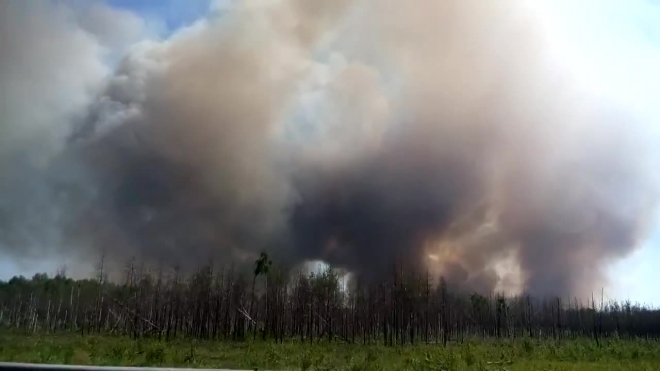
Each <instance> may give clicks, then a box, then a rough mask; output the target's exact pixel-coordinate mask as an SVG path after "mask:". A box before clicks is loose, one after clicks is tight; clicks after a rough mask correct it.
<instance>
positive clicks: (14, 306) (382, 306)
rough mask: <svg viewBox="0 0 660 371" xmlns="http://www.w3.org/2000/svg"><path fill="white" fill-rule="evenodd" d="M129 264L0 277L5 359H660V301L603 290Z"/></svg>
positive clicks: (336, 363) (377, 364)
mask: <svg viewBox="0 0 660 371" xmlns="http://www.w3.org/2000/svg"><path fill="white" fill-rule="evenodd" d="M124 273H125V276H124V280H123V282H111V281H109V280H108V279H107V272H105V270H104V266H103V260H101V263H100V264H99V269H98V275H97V277H96V278H95V279H85V280H73V279H70V278H67V277H66V275H65V274H64V272H60V273H58V274H57V275H56V276H55V277H52V278H50V277H48V276H47V275H46V274H36V275H35V276H34V277H32V279H26V278H24V277H14V278H12V279H11V280H9V281H8V282H0V336H1V339H0V359H2V360H6V361H31V362H51V363H95V364H121V365H128V364H130V365H144V364H150V365H183V364H192V365H194V366H204V367H206V366H208V367H219V366H224V367H230V366H236V367H239V366H240V367H248V366H249V367H267V368H286V367H294V366H295V367H301V368H303V369H306V368H310V367H311V368H313V369H352V370H359V369H369V368H370V367H371V368H373V369H401V368H405V369H413V370H417V369H419V370H422V369H435V370H438V369H440V370H454V369H456V370H460V369H477V370H503V369H506V370H516V369H521V370H522V369H535V368H534V367H537V369H543V370H547V369H559V370H563V369H566V370H572V369H576V370H577V369H580V370H582V369H585V370H591V369H593V370H598V369H622V370H624V369H628V367H631V368H629V369H635V370H644V369H649V370H650V369H658V365H660V363H659V362H657V361H659V360H660V359H659V357H660V352H659V350H660V342H656V339H658V336H659V335H660V311H658V310H655V309H652V308H646V307H643V306H640V305H633V304H632V303H630V302H624V303H617V302H605V301H604V300H603V298H602V296H601V298H600V300H596V299H594V298H591V299H590V300H589V301H587V302H580V301H579V300H578V299H576V298H573V299H561V298H532V297H530V296H529V295H521V296H517V297H504V296H501V295H490V296H482V295H478V294H471V295H469V294H467V293H463V292H456V291H452V290H451V288H450V287H448V285H447V284H446V283H445V282H444V280H443V279H442V278H441V279H440V280H439V282H437V284H434V282H433V280H432V278H431V277H430V276H429V275H428V274H420V273H419V272H416V271H415V270H411V269H410V270H407V269H404V267H402V266H393V267H392V269H391V270H390V272H389V273H387V274H385V275H384V276H383V277H380V279H378V280H374V279H372V280H366V279H364V278H362V277H356V278H354V279H352V280H351V284H350V285H346V284H345V279H344V278H342V277H341V276H340V275H339V274H338V273H337V272H336V271H334V270H332V269H327V270H325V271H323V272H320V273H303V272H298V273H296V274H293V275H292V274H290V272H289V270H287V269H282V268H281V267H279V266H278V264H274V263H273V262H272V261H271V260H270V259H269V257H268V255H266V254H262V255H261V256H260V257H259V259H258V260H257V261H255V267H254V270H253V271H252V272H251V271H250V270H245V271H244V270H241V269H235V268H234V267H233V266H230V267H220V268H216V267H213V266H207V267H204V268H203V269H200V270H199V271H197V272H194V273H192V274H189V275H185V274H183V273H182V272H181V271H180V270H178V269H174V270H172V272H170V273H165V272H164V271H163V269H160V268H159V269H156V270H151V271H150V270H148V269H146V268H145V267H144V266H136V264H135V262H130V263H129V264H128V265H127V267H126V271H125V272H124ZM262 277H263V278H262ZM489 362H490V363H489ZM605 364H606V365H608V366H607V368H600V367H601V366H603V365H605ZM370 365H371V366H370ZM576 365H577V366H576ZM652 365H655V366H654V367H651V366H652ZM576 367H577V368H576ZM617 367H618V368H617Z"/></svg>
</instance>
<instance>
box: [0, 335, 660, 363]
mask: <svg viewBox="0 0 660 371" xmlns="http://www.w3.org/2000/svg"><path fill="white" fill-rule="evenodd" d="M0 361H5V362H36V363H67V364H95V365H121V366H175V367H200V368H238V369H254V368H259V369H271V370H272V369H289V370H301V369H302V370H445V371H449V370H483V371H485V370H492V371H503V370H507V371H514V370H531V371H534V370H539V371H541V370H543V371H545V370H576V371H577V370H580V371H582V370H585V371H586V370H589V371H591V370H631V371H632V370H635V371H643V370H660V342H654V341H646V340H625V341H624V340H605V341H602V342H601V346H600V347H599V346H597V345H596V344H595V343H594V342H593V341H591V340H589V339H583V340H564V341H562V342H560V343H558V342H555V341H542V342H539V341H536V340H530V339H518V340H508V339H507V340H501V341H499V342H496V341H483V340H480V341H466V342H464V343H462V344H461V343H452V344H450V345H449V347H448V348H446V349H445V348H443V347H442V346H439V345H424V344H420V345H414V346H411V345H407V346H404V347H385V346H382V345H361V344H360V345H357V344H345V343H327V342H325V341H324V342H322V343H318V344H317V343H315V344H309V343H308V342H305V343H301V342H300V341H293V340H292V341H288V342H284V343H283V344H275V343H273V342H261V341H255V342H252V341H247V342H236V343H232V342H221V341H217V342H211V341H208V342H199V341H191V340H176V341H171V342H165V341H158V340H157V339H140V340H134V339H131V338H129V337H125V336H107V335H106V336H81V335H80V334H55V335H53V334H51V335H25V334H16V333H2V332H0Z"/></svg>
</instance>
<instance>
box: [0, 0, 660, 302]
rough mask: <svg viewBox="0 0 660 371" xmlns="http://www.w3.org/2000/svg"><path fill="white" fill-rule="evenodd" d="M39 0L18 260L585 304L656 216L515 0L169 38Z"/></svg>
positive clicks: (26, 49)
mask: <svg viewBox="0 0 660 371" xmlns="http://www.w3.org/2000/svg"><path fill="white" fill-rule="evenodd" d="M19 4H20V5H19ZM23 4H24V3H23V2H20V3H19V2H18V1H17V2H11V1H10V2H5V3H3V4H2V5H0V7H1V8H2V11H0V14H3V15H2V22H0V31H1V32H2V39H1V41H0V81H1V82H2V88H1V90H0V94H1V96H2V97H3V99H1V100H0V102H2V103H0V104H4V105H3V106H2V109H1V110H0V112H2V117H3V119H2V126H1V127H0V133H2V137H1V138H0V141H1V144H2V146H1V148H0V179H2V181H3V182H2V185H1V186H2V188H0V191H1V193H0V246H1V247H2V250H3V252H4V253H5V254H9V255H10V256H15V257H30V256H39V257H41V258H44V257H46V256H53V255H61V254H67V255H70V256H75V257H76V259H80V260H81V261H93V260H94V259H97V258H98V257H99V256H100V255H101V254H107V256H109V257H112V259H115V260H117V261H121V260H122V259H124V260H125V259H128V258H130V257H133V256H135V257H138V258H141V259H145V260H148V261H158V262H162V263H165V264H172V265H174V264H177V265H190V266H194V265H198V264H201V263H205V262H207V261H208V259H215V260H219V261H230V260H232V261H241V260H246V261H251V260H253V259H254V257H255V256H256V255H257V254H258V253H259V251H264V250H265V251H270V252H271V253H272V254H275V255H277V256H278V257H279V258H280V259H283V260H284V259H286V260H288V261H289V262H291V263H299V262H303V261H306V260H323V261H325V262H327V263H329V264H331V265H334V266H337V267H342V268H345V269H347V270H349V271H351V272H354V273H360V274H365V275H373V274H375V273H378V272H384V271H385V270H387V269H390V268H391V266H392V264H393V263H394V262H395V261H399V262H404V263H406V264H410V265H412V266H416V267H425V269H428V270H429V272H431V273H433V274H438V275H439V274H442V275H444V276H445V277H447V279H448V280H449V281H450V282H452V283H454V284H456V285H459V286H462V287H466V288H468V289H474V290H478V291H483V292H489V291H493V290H495V289H503V288H504V289H512V290H513V289H524V290H528V291H530V292H533V293H536V294H567V293H570V294H579V293H585V292H589V291H590V290H593V289H594V287H595V286H596V285H598V284H602V282H603V280H604V277H603V275H602V271H601V270H602V268H603V267H604V266H605V265H606V264H607V263H609V262H611V261H613V260H616V259H620V258H622V257H625V256H626V255H627V254H629V253H630V252H631V251H633V250H634V249H635V248H636V247H637V245H638V243H639V241H640V239H642V238H643V237H644V236H645V234H644V233H645V232H646V229H647V226H648V223H649V222H650V221H651V219H652V217H653V214H654V211H655V206H656V200H657V193H656V191H657V190H658V188H657V183H656V179H655V178H654V177H653V175H652V174H653V173H652V170H651V169H652V168H653V166H654V165H655V160H656V157H655V156H654V155H653V154H652V151H651V147H650V145H649V143H648V140H647V138H646V136H645V124H644V123H643V122H638V121H637V119H636V116H635V115H634V114H633V113H631V112H630V110H628V109H627V107H625V106H620V105H618V104H617V103H616V102H611V101H608V100H606V99H604V98H602V97H600V96H597V95H595V94H593V93H590V91H589V90H587V89H584V88H581V87H580V85H579V84H577V83H576V80H575V79H574V76H573V75H572V74H571V71H570V70H569V69H567V68H565V67H564V66H562V65H561V63H559V62H558V61H557V60H556V58H554V57H553V54H552V50H551V48H549V47H548V46H547V43H545V42H544V40H545V38H544V37H545V36H544V34H543V33H542V32H541V30H540V29H539V28H538V27H536V26H535V13H534V12H533V10H532V9H530V8H528V7H526V6H525V4H526V3H524V2H523V1H516V0H508V1H500V2H497V4H495V2H492V3H491V2H483V1H477V0H468V1H459V0H450V1H442V2H439V1H430V0H414V1H412V2H411V3H410V4H408V3H406V4H405V6H403V5H402V4H401V2H398V1H393V0H360V1H348V0H342V1H336V0H333V1H330V0H327V1H326V0H323V1H314V2H312V1H305V0H282V1H275V2H266V1H240V2H235V3H230V5H227V6H223V7H220V6H217V7H213V8H212V9H211V10H210V11H209V14H208V15H207V16H206V17H205V18H204V19H201V20H199V21H197V22H196V23H194V24H193V25H191V26H189V27H187V28H184V29H182V30H180V31H177V32H176V33H174V34H173V35H172V36H170V37H168V38H165V39H161V40H159V39H157V38H155V37H150V36H149V35H148V32H147V31H145V30H143V29H142V28H141V27H142V26H140V25H139V24H137V23H136V22H135V20H134V19H130V20H129V19H126V17H130V15H128V14H120V13H113V12H111V11H109V10H108V9H105V8H103V9H102V8H98V9H96V10H95V11H93V12H92V11H88V12H86V13H84V14H78V15H77V16H75V17H72V16H70V15H67V14H68V13H67V14H65V13H66V11H65V8H64V7H63V6H62V5H59V7H58V6H52V7H47V6H35V5H34V4H32V3H30V4H31V5H29V6H25V5H23ZM51 15H59V16H58V17H50V18H49V19H48V20H45V18H46V17H47V16H51ZM15 17H24V18H25V19H27V20H28V21H27V22H26V21H16V20H13V19H18V18H15ZM86 17H87V18H86ZM89 17H92V18H89ZM94 17H96V18H98V17H103V22H98V21H95V20H94V19H96V18H94ZM113 17H115V18H116V19H115V18H113ZM113 22H116V24H117V25H122V24H124V25H131V27H128V26H126V27H124V28H127V29H130V33H129V34H127V35H126V36H122V37H120V36H117V35H113V37H109V36H108V33H107V30H108V29H114V28H113V27H112V26H113V24H115V23H113ZM90 25H91V26H93V27H90ZM136 30H137V31H136ZM141 33H143V34H144V35H143V37H142V38H143V41H140V42H137V43H132V44H131V46H130V47H127V46H126V43H127V41H126V40H133V38H135V37H136V36H135V35H137V34H141ZM48 40H58V43H60V44H61V45H53V43H52V42H50V41H48ZM111 52H115V53H121V55H123V57H122V58H121V60H120V62H119V63H118V65H117V67H116V68H115V69H114V70H113V72H109V71H108V70H106V67H105V65H106V64H104V63H103V60H104V58H106V57H107V53H111ZM44 88H45V89H44ZM506 261H509V262H511V261H513V267H514V268H508V269H509V271H506V270H504V271H503V270H502V269H500V268H498V266H500V265H501V264H502V263H503V262H506ZM512 282H514V283H512ZM515 282H517V283H515ZM514 286H517V287H515V288H513V287H514Z"/></svg>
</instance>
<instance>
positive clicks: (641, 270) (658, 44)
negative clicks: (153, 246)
mask: <svg viewBox="0 0 660 371" xmlns="http://www.w3.org/2000/svg"><path fill="white" fill-rule="evenodd" d="M521 1H524V0H521ZM106 2H107V3H108V4H109V5H110V6H112V7H117V8H122V9H126V10H129V11H131V12H134V13H135V14H136V15H138V16H140V17H141V18H143V19H145V20H147V21H148V22H150V23H152V24H158V25H159V30H160V32H161V33H162V35H161V36H163V37H165V36H167V35H168V34H171V33H172V32H174V31H176V30H177V29H179V28H181V27H184V26H185V25H188V24H190V23H192V22H194V21H195V20H196V19H198V18H200V17H201V16H203V15H204V14H205V13H206V11H207V9H208V8H209V6H210V4H211V2H212V0H107V1H106ZM528 2H529V4H530V6H531V7H534V8H538V9H539V13H540V14H543V18H544V19H545V25H546V27H547V28H548V30H549V34H551V35H553V38H552V41H553V43H554V44H555V46H556V48H557V50H558V51H559V55H561V56H562V57H563V58H566V60H567V61H569V62H570V63H571V64H572V65H575V66H577V68H578V70H579V72H580V76H581V77H582V78H583V79H584V81H583V83H585V84H587V85H590V86H591V87H592V88H593V89H594V90H596V91H598V92H600V93H602V94H604V95H607V96H611V97H614V98H616V99H618V100H620V101H622V102H625V103H627V104H628V105H630V106H631V107H634V109H635V110H636V112H637V113H638V114H639V115H640V116H641V117H643V118H644V119H645V120H646V121H647V122H652V123H654V125H655V134H656V135H657V141H658V142H657V143H658V147H659V148H660V104H658V102H659V99H660V0H528ZM652 229H653V233H652V237H651V238H650V239H648V240H647V241H646V242H645V243H643V244H642V246H641V247H640V248H639V249H638V250H637V251H636V252H635V253H634V254H633V255H631V256H630V257H629V258H627V259H625V260H623V261H620V262H618V263H616V264H614V265H613V266H612V267H611V269H610V272H609V273H610V276H611V277H612V278H615V280H613V283H612V285H611V286H610V287H608V288H606V295H607V296H609V297H612V298H618V299H626V298H631V299H633V300H635V301H639V302H646V303H653V304H655V305H656V306H660V289H658V288H657V286H656V282H657V281H659V280H660V269H658V268H657V267H656V262H660V223H657V222H656V224H655V225H654V226H653V228H652ZM60 263H62V262H58V263H57V264H56V265H59V264H60ZM56 265H55V266H56ZM52 267H53V265H51V266H50V267H49V266H48V265H40V266H35V265H31V266H27V267H26V266H19V265H16V264H14V263H10V262H6V261H4V262H3V261H1V260H0V273H2V274H1V275H0V278H6V277H8V276H11V275H13V274H18V273H23V274H31V273H34V272H36V271H40V270H53V269H52ZM614 281H616V282H614Z"/></svg>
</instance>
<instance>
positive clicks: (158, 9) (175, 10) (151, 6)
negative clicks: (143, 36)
mask: <svg viewBox="0 0 660 371" xmlns="http://www.w3.org/2000/svg"><path fill="white" fill-rule="evenodd" d="M106 2H107V3H108V4H109V5H110V6H112V7H117V8H123V9H127V10H130V11H132V12H134V13H136V14H138V15H139V16H140V17H142V18H144V19H147V20H149V21H152V22H157V23H160V24H162V25H163V26H164V30H165V32H167V33H171V32H173V31H175V30H177V29H179V28H181V27H183V26H185V25H188V24H190V23H192V22H194V21H195V20H196V19H199V18H200V17H202V16H203V15H204V14H205V13H206V12H207V10H208V9H209V5H210V3H211V0H107V1H106Z"/></svg>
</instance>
